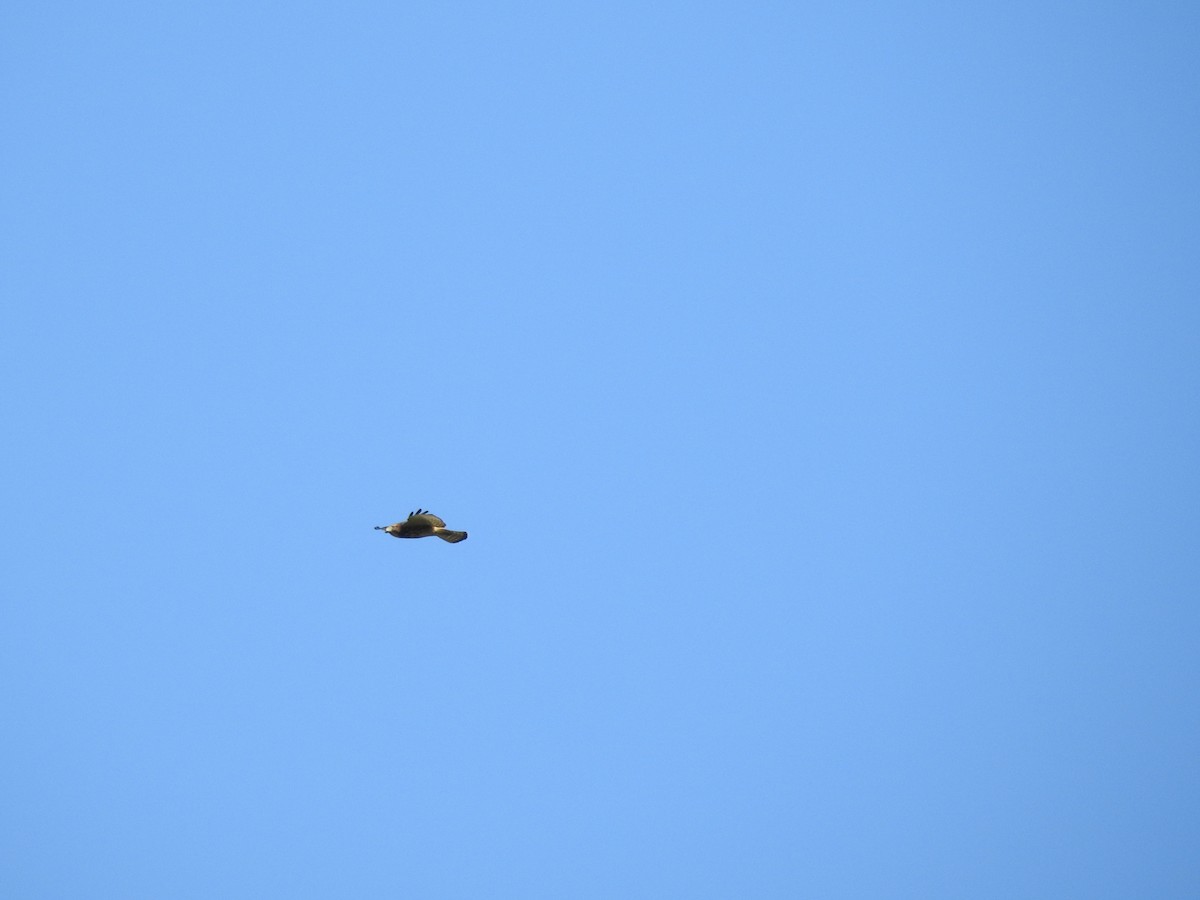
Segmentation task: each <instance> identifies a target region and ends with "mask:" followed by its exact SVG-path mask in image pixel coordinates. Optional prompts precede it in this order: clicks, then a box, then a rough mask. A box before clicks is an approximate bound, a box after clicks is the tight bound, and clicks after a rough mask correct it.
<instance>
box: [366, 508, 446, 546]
mask: <svg viewBox="0 0 1200 900" xmlns="http://www.w3.org/2000/svg"><path fill="white" fill-rule="evenodd" d="M375 530H376V531H386V532H387V533H388V534H390V535H391V536H392V537H398V538H419V537H430V536H432V535H435V534H436V535H437V536H438V537H440V538H441V539H442V540H443V541H449V542H450V543H451V544H457V543H458V542H459V541H465V540H466V539H467V533H466V532H465V531H451V530H450V529H449V528H447V527H446V523H445V522H443V521H442V520H441V519H439V518H438V517H437V516H435V515H434V514H433V513H431V512H430V511H429V510H427V509H418V510H417V511H416V512H410V513H409V514H408V518H407V519H405V520H404V521H403V522H397V523H396V524H395V525H376V526H375Z"/></svg>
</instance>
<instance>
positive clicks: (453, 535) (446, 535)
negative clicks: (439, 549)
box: [434, 528, 467, 544]
mask: <svg viewBox="0 0 1200 900" xmlns="http://www.w3.org/2000/svg"><path fill="white" fill-rule="evenodd" d="M434 534H436V535H437V536H438V537H440V538H441V539H442V540H443V541H449V542H450V543H451V544H457V543H458V542H459V541H465V540H466V539H467V533H466V532H465V531H451V530H450V529H449V528H439V529H438V530H437V531H435V532H434Z"/></svg>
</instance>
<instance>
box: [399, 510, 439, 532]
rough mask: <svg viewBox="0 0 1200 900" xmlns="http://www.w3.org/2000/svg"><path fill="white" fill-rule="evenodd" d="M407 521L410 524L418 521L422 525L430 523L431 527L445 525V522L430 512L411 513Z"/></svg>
mask: <svg viewBox="0 0 1200 900" xmlns="http://www.w3.org/2000/svg"><path fill="white" fill-rule="evenodd" d="M408 521H409V522H410V523H412V524H417V523H420V524H422V525H430V526H432V527H433V528H445V527H446V523H445V522H443V521H442V520H441V519H439V518H438V517H437V516H435V515H434V514H433V513H431V512H423V513H413V514H412V515H411V516H409V517H408Z"/></svg>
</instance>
